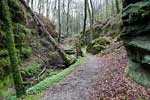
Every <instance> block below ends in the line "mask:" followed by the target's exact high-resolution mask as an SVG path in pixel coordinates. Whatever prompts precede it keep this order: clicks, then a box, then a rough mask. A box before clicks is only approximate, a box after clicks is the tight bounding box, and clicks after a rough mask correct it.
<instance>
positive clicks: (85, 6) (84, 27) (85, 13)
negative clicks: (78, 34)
mask: <svg viewBox="0 0 150 100" xmlns="http://www.w3.org/2000/svg"><path fill="white" fill-rule="evenodd" d="M86 20H87V0H84V24H83V43H85V31H86Z"/></svg>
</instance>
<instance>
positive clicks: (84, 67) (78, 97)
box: [41, 55, 102, 100]
mask: <svg viewBox="0 0 150 100" xmlns="http://www.w3.org/2000/svg"><path fill="white" fill-rule="evenodd" d="M99 63H102V62H100V61H99V60H98V58H97V57H96V56H93V55H87V56H86V57H85V60H84V62H83V63H82V64H81V65H80V66H79V67H78V68H77V70H75V71H74V72H73V73H71V74H70V75H68V76H66V78H64V79H63V80H62V81H61V82H60V83H58V84H57V85H56V86H54V87H50V88H49V89H47V90H46V96H45V97H43V98H42V99H41V100H89V96H90V94H89V93H90V92H91V91H93V90H92V89H93V88H92V87H91V86H92V84H93V83H94V81H95V80H96V79H97V78H98V77H97V75H98V73H99V70H100V67H101V66H99V65H100V64H99Z"/></svg>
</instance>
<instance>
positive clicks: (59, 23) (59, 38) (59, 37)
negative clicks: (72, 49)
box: [58, 0, 61, 42]
mask: <svg viewBox="0 0 150 100" xmlns="http://www.w3.org/2000/svg"><path fill="white" fill-rule="evenodd" d="M58 33H59V36H58V42H60V41H61V22H60V0H58Z"/></svg>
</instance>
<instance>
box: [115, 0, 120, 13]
mask: <svg viewBox="0 0 150 100" xmlns="http://www.w3.org/2000/svg"><path fill="white" fill-rule="evenodd" d="M115 2H116V10H117V14H119V13H120V8H119V1H118V0H115Z"/></svg>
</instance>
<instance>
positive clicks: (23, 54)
mask: <svg viewBox="0 0 150 100" xmlns="http://www.w3.org/2000/svg"><path fill="white" fill-rule="evenodd" d="M31 54H32V48H30V47H28V48H22V49H21V57H22V58H29V57H30V56H31Z"/></svg>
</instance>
